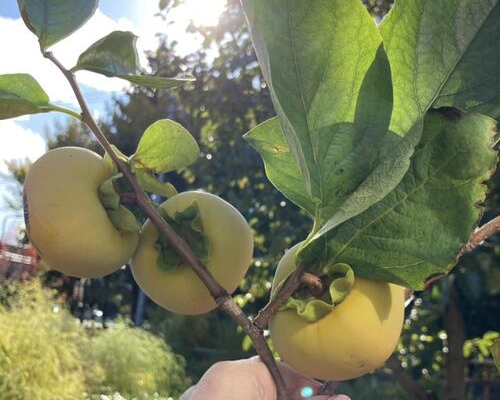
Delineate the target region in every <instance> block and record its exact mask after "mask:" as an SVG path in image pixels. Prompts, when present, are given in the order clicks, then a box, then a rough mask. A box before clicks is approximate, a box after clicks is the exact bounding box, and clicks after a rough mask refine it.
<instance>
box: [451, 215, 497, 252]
mask: <svg viewBox="0 0 500 400" xmlns="http://www.w3.org/2000/svg"><path fill="white" fill-rule="evenodd" d="M497 232H500V216H497V217H495V218H493V219H492V220H491V221H489V222H487V223H486V224H484V225H483V226H481V227H480V228H478V229H476V231H475V232H474V233H473V234H472V236H471V237H470V239H469V241H468V242H467V243H466V244H465V245H464V246H463V247H462V250H460V253H459V256H462V255H464V254H467V253H470V252H471V251H472V250H474V249H475V248H476V247H477V246H479V245H480V244H481V243H482V242H483V241H484V240H486V239H488V238H489V237H490V236H492V235H494V234H495V233H497Z"/></svg>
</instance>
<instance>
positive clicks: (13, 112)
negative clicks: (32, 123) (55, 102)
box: [0, 74, 56, 119]
mask: <svg viewBox="0 0 500 400" xmlns="http://www.w3.org/2000/svg"><path fill="white" fill-rule="evenodd" d="M53 109H56V107H54V106H52V105H51V104H50V103H49V96H48V95H47V93H45V91H44V90H43V89H42V87H41V86H40V84H39V83H38V82H37V81H36V80H35V78H33V77H32V76H31V75H28V74H5V75H0V119H7V118H14V117H17V116H20V115H25V114H37V113H42V112H48V111H52V110H53Z"/></svg>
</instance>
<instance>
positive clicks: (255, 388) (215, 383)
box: [180, 357, 350, 400]
mask: <svg viewBox="0 0 500 400" xmlns="http://www.w3.org/2000/svg"><path fill="white" fill-rule="evenodd" d="M278 368H279V369H280V372H281V374H282V376H283V379H284V381H285V384H286V386H287V388H288V389H289V393H290V395H291V399H292V400H304V399H308V400H333V399H335V400H350V398H349V397H347V396H344V395H337V396H325V395H317V396H314V394H316V393H318V392H319V390H320V388H321V384H320V383H319V382H317V381H315V380H313V379H310V378H306V377H305V376H303V375H301V374H300V373H298V372H297V371H295V370H294V369H293V368H292V367H290V366H289V365H286V364H284V363H278ZM304 387H310V388H311V389H312V394H313V396H312V397H304V396H303V393H301V391H302V390H303V389H304ZM304 394H305V393H304ZM276 399H277V394H276V386H275V384H274V381H273V379H272V377H271V374H270V373H269V371H268V369H267V367H266V366H265V365H264V363H263V362H261V361H260V359H259V358H258V357H253V358H250V359H248V360H238V361H223V362H219V363H217V364H214V365H213V366H212V367H210V369H209V370H208V371H207V372H206V373H205V374H204V375H203V376H202V377H201V379H200V381H199V382H198V384H196V385H195V386H192V387H191V388H190V389H188V390H187V391H186V393H184V394H183V395H182V397H181V398H180V400H276Z"/></svg>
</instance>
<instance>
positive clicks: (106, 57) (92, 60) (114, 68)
mask: <svg viewBox="0 0 500 400" xmlns="http://www.w3.org/2000/svg"><path fill="white" fill-rule="evenodd" d="M136 41H137V36H135V35H134V34H133V33H132V32H122V31H115V32H111V33H110V34H109V35H107V36H105V37H103V38H102V39H99V40H98V41H97V42H95V43H94V44H92V45H91V46H90V47H89V48H88V49H87V50H85V51H84V52H83V53H82V54H81V55H80V57H79V58H78V62H77V64H76V66H75V67H73V68H72V71H73V72H75V71H79V70H87V71H92V72H95V73H97V74H102V75H105V76H108V77H117V78H122V79H125V80H127V81H129V82H132V83H135V84H137V85H144V86H149V87H153V88H157V89H169V88H173V87H176V86H179V85H182V84H184V83H186V82H190V81H192V80H193V78H190V77H178V78H164V77H159V76H146V75H138V71H139V56H138V54H137V49H136Z"/></svg>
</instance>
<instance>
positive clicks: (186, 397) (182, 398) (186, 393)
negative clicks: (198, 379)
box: [179, 386, 194, 400]
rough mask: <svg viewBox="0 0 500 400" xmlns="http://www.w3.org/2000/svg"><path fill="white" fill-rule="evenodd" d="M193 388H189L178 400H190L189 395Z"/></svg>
mask: <svg viewBox="0 0 500 400" xmlns="http://www.w3.org/2000/svg"><path fill="white" fill-rule="evenodd" d="M193 390H194V386H191V387H190V388H189V389H188V390H186V391H185V392H184V394H183V395H182V397H181V398H180V399H179V400H189V399H190V398H191V393H193Z"/></svg>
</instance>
